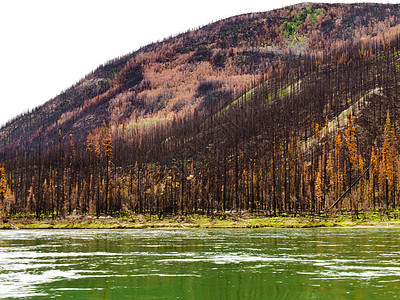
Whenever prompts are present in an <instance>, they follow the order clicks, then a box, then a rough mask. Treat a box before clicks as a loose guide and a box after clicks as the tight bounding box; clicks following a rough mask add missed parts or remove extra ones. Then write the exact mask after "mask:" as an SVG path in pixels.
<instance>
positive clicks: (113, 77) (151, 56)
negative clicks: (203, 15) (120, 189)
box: [0, 3, 400, 153]
mask: <svg viewBox="0 0 400 300" xmlns="http://www.w3.org/2000/svg"><path fill="white" fill-rule="evenodd" d="M399 17H400V10H399V5H383V4H353V5H350V4H333V5H328V4H312V5H310V4H306V3H305V4H299V5H295V6H290V7H285V8H282V9H278V10H273V11H268V12H263V13H253V14H245V15H240V16H235V17H232V18H228V19H224V20H221V21H218V22H215V23H212V24H209V25H207V26H204V27H202V28H200V29H197V30H192V31H188V32H186V33H183V34H180V35H178V36H176V37H171V38H168V39H165V40H164V41H161V42H157V43H153V44H151V45H148V46H145V47H143V48H142V49H139V50H137V51H135V52H133V53H131V54H128V55H126V56H124V57H121V58H116V59H114V60H112V61H110V62H108V63H106V64H104V65H102V66H100V67H99V68H98V69H97V70H95V71H93V72H92V73H91V74H88V75H87V76H86V77H85V78H84V79H82V80H81V81H79V82H78V83H77V84H76V85H74V86H72V87H70V88H69V89H67V90H65V91H64V92H62V93H61V94H60V95H59V96H57V97H55V98H54V99H52V100H50V101H48V102H47V103H46V104H44V105H43V106H41V107H38V108H37V109H34V110H33V111H32V112H28V113H25V114H23V115H21V116H19V117H17V118H15V119H14V120H11V121H10V122H9V123H8V124H7V125H6V126H4V127H3V128H2V129H1V130H0V146H1V148H2V149H3V151H4V150H5V149H4V148H7V151H6V152H7V153H11V152H12V153H14V152H15V151H24V150H34V149H37V145H38V143H39V135H40V136H41V139H42V143H43V145H44V146H45V147H47V146H54V145H56V144H57V143H58V132H59V130H61V133H62V140H63V141H64V142H68V137H69V135H70V134H71V133H74V134H75V138H76V140H79V141H83V140H84V139H85V138H86V135H87V134H88V132H89V131H91V130H94V129H95V128H98V127H101V126H102V125H104V124H106V123H108V122H109V123H111V125H112V126H113V127H115V126H118V125H117V124H124V126H125V128H128V129H129V130H133V129H134V128H136V127H137V126H146V125H147V124H154V123H157V122H158V123H162V122H164V121H171V120H173V119H174V118H177V119H180V118H183V117H185V116H186V115H190V114H192V113H193V111H201V110H208V109H209V108H210V107H214V109H215V108H216V107H217V106H218V105H225V104H227V103H229V101H231V99H233V98H235V97H238V96H239V95H240V93H241V92H242V91H243V90H244V89H248V88H249V87H250V85H251V82H252V81H253V80H259V78H260V76H262V74H265V73H267V72H270V70H271V69H273V68H282V66H281V64H283V63H285V62H286V61H287V60H288V59H292V57H293V56H296V57H297V58H298V59H302V57H303V56H304V55H308V54H311V53H317V52H321V51H330V50H331V49H333V50H334V49H339V48H340V47H343V45H344V44H345V43H346V42H349V41H353V42H358V41H363V40H369V39H371V38H372V37H380V38H381V37H382V36H383V35H384V34H387V33H388V32H389V31H390V29H391V28H393V27H395V26H396V25H397V24H399ZM127 38H129V37H127ZM104 42H105V43H106V42H107V40H105V41H104ZM21 87H23V82H21Z"/></svg>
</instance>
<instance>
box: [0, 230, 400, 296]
mask: <svg viewBox="0 0 400 300" xmlns="http://www.w3.org/2000/svg"><path fill="white" fill-rule="evenodd" d="M0 298H2V299H21V298H23V299H395V298H400V229H394V228H353V229H343V228H337V229H336V228H333V229H270V228H268V229H182V230H172V229H168V230H166V229H163V230H157V229H151V230H30V231H28V230H20V231H18V230H15V231H0Z"/></svg>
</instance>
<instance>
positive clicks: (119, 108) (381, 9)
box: [0, 4, 400, 218]
mask: <svg viewBox="0 0 400 300" xmlns="http://www.w3.org/2000/svg"><path fill="white" fill-rule="evenodd" d="M397 8H398V7H397V6H393V5H376V4H371V5H369V4H363V5H322V4H312V6H311V5H309V4H303V5H297V6H293V7H288V8H284V9H281V10H276V11H272V12H267V13H260V14H250V15H243V16H237V17H233V18H230V19H227V20H222V21H220V22H217V23H214V24H210V25H208V26H206V27H204V28H202V29H199V30H197V31H192V32H188V33H186V34H183V35H180V36H177V37H174V38H170V39H168V40H166V41H164V42H161V43H157V44H153V45H149V46H147V47H145V48H143V49H141V50H140V51H138V52H136V53H133V54H131V55H128V56H126V57H124V58H121V59H118V60H115V61H114V62H111V63H109V64H107V65H105V66H102V67H100V68H99V69H98V70H96V71H95V72H93V73H92V74H90V75H89V76H87V78H86V79H84V80H83V81H82V82H80V83H78V84H77V85H76V86H74V87H73V88H71V89H70V90H68V91H66V92H65V93H63V94H62V95H60V97H64V98H63V99H64V100H65V101H64V102H62V101H61V100H60V99H61V98H56V99H54V100H52V101H50V102H49V103H47V104H46V105H44V106H43V107H41V108H39V109H38V110H36V111H35V112H33V113H32V114H28V115H26V116H22V117H20V118H19V119H16V120H15V121H14V122H13V123H10V124H9V125H8V126H6V127H5V128H3V131H2V133H3V134H6V133H7V134H8V138H9V140H10V142H9V143H8V144H7V146H8V148H7V147H6V148H5V149H6V150H5V155H4V156H3V158H4V163H5V164H4V172H2V174H3V175H2V176H3V177H4V180H2V181H1V182H2V186H3V188H1V189H0V191H1V190H3V191H5V192H3V193H1V194H0V204H1V203H2V205H0V206H1V209H2V213H3V215H4V216H8V215H10V214H17V213H19V214H23V215H28V216H29V215H32V214H35V215H36V216H37V217H39V218H40V217H43V216H51V217H55V216H63V215H65V214H71V213H73V212H79V213H90V214H95V215H97V216H99V215H101V214H114V213H120V212H123V211H125V212H126V211H129V212H134V213H150V214H157V215H158V216H159V218H162V217H163V216H164V215H176V214H181V215H183V214H198V213H200V214H208V215H212V216H213V215H215V214H224V213H226V212H234V211H235V212H238V213H240V212H243V211H250V212H252V213H261V214H264V215H278V214H321V213H326V212H329V211H331V210H332V209H339V210H346V211H350V212H353V213H355V215H357V216H358V215H359V214H360V213H361V212H365V211H366V210H371V209H382V210H396V209H398V206H399V195H400V194H399V192H400V185H399V184H398V182H399V180H398V178H399V176H400V156H399V153H400V152H399V149H400V145H399V143H398V136H399V132H398V128H399V121H400V119H399V118H398V115H399V108H400V107H399V104H398V103H399V102H398V99H399V83H400V79H399V78H400V76H399V75H400V74H399V72H400V68H399V65H400V52H399V50H398V49H399V48H400V34H399V32H398V27H396V26H395V25H396V24H397V23H396V22H397V15H396V14H397V13H398V10H397ZM339 15H340V16H341V20H340V18H338V16H339ZM332 16H334V17H332ZM356 16H362V17H359V18H357V17H356ZM332 19H335V21H334V22H328V20H332ZM336 20H340V21H336ZM351 22H353V23H351ZM262 24H263V25H262ZM266 24H268V26H265V25H266ZM382 26H384V27H382ZM336 27H338V28H342V29H341V30H340V31H339V29H338V30H335V28H336ZM266 28H267V29H266ZM377 28H385V31H384V32H383V30H382V31H380V29H377ZM317 32H318V34H317ZM274 33H275V35H274ZM267 34H269V36H268V39H267V40H264V39H265V36H267ZM324 36H325V37H329V38H330V40H328V39H324V38H323V37H324ZM256 37H262V39H257V38H256ZM349 39H351V41H350V40H349ZM328 42H329V44H328ZM265 43H271V45H272V46H271V45H269V44H268V45H266V44H265ZM293 46H296V47H295V48H294V47H293ZM260 47H261V48H262V49H264V50H260ZM303 51H304V52H303ZM218 55H222V57H223V59H222V60H218V57H219V56H218ZM246 59H249V60H250V61H248V60H247V61H246ZM219 62H223V64H222V65H219ZM93 85H95V87H96V89H97V90H91V88H93ZM83 86H85V87H86V88H87V89H88V90H85V88H83ZM72 91H75V92H76V95H79V98H74V99H75V100H74V101H78V100H79V101H81V102H80V103H81V105H79V106H76V107H75V108H74V109H73V110H68V111H64V112H62V110H61V107H62V104H59V105H58V104H57V101H59V103H67V104H64V105H68V103H69V102H68V101H67V100H68V99H70V98H68V97H70V95H73V94H74V93H73V92H72ZM76 99H78V100H76ZM160 102H161V103H163V104H162V105H161V104H159V103H160ZM71 103H72V102H71ZM56 104H57V105H56ZM50 105H53V107H52V109H50V108H49V107H50ZM157 105H160V106H157ZM45 108H46V109H48V114H47V115H46V114H41V113H40V112H41V111H42V110H43V109H45ZM54 111H58V112H59V117H58V119H57V121H53V122H50V123H46V122H47V121H46V120H50V119H51V116H52V112H54ZM61 112H62V113H61ZM37 116H40V117H41V118H42V119H41V120H42V121H41V122H39V120H40V119H38V118H37ZM24 118H26V119H28V120H29V121H30V122H31V123H30V125H26V126H27V127H26V132H30V131H29V128H36V129H35V131H32V132H34V134H33V135H31V136H29V138H26V139H25V140H24V141H26V144H25V145H24V144H23V143H16V144H14V142H13V138H12V137H13V136H14V135H15V137H16V136H17V132H16V131H15V132H14V133H12V134H11V133H9V132H10V131H7V130H10V129H9V128H12V126H14V125H15V124H19V122H22V120H23V119H24ZM13 124H14V125H13ZM21 124H22V123H21ZM37 124H41V125H40V126H39V127H35V126H37ZM48 124H50V125H48ZM102 124H103V125H102ZM29 126H30V127H29ZM68 126H70V127H68ZM7 128H8V129H7ZM67 128H69V129H67ZM89 129H92V130H91V132H90V133H89V134H87V132H88V131H89ZM68 130H71V133H70V134H68V135H66V133H67V132H68ZM68 133H69V132H68ZM79 136H81V137H82V136H83V137H84V139H83V138H81V139H80V138H79ZM22 138H23V136H22V135H21V136H19V137H18V139H22ZM18 139H15V142H17V141H18ZM14 145H15V147H14ZM17 146H18V147H19V148H17ZM29 148H31V149H33V151H32V150H31V151H27V149H29ZM12 150H16V151H12ZM17 150H18V151H17ZM0 171H1V170H0ZM0 173H1V172H0Z"/></svg>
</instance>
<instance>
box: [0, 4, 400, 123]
mask: <svg viewBox="0 0 400 300" xmlns="http://www.w3.org/2000/svg"><path fill="white" fill-rule="evenodd" d="M299 2H301V1H292V0H285V1H279V0H278V1H273V0H272V1H271V0H263V1H260V0H245V1H243V0H240V1H237V0H222V1H217V0H200V1H193V2H192V1H188V0H186V1H182V0H161V1H157V0H139V1H137V0H135V1H133V0H131V1H128V0H108V1H104V0H56V1H55V0H35V1H32V0H0V125H3V124H5V122H7V121H8V120H10V119H11V118H13V117H15V116H16V115H18V114H20V113H22V112H24V111H27V110H28V109H31V108H33V107H36V106H38V105H40V104H43V103H44V102H46V101H48V100H50V99H51V98H53V97H55V96H56V95H58V94H59V93H60V92H61V91H63V90H65V89H67V88H68V87H70V86H71V85H73V84H74V83H76V82H77V81H78V80H80V79H81V78H83V77H84V76H85V75H86V74H88V73H89V72H91V71H92V70H94V69H96V67H97V66H99V65H100V64H102V63H105V62H106V61H108V60H110V59H112V58H115V57H117V56H122V55H124V54H127V53H129V52H132V51H134V50H137V49H138V48H140V47H141V46H145V45H147V44H148V43H150V42H154V41H157V40H162V39H163V38H164V37H168V36H170V35H175V34H178V33H182V32H185V31H187V30H188V29H193V28H197V27H199V26H201V25H206V24H208V23H210V22H212V21H216V20H219V19H221V18H225V17H229V16H233V15H237V14H241V13H247V12H259V11H267V10H271V9H275V8H279V7H283V6H287V5H291V4H295V3H299ZM320 2H346V1H320ZM353 2H383V3H396V2H397V1H379V0H375V1H366V0H363V1H353Z"/></svg>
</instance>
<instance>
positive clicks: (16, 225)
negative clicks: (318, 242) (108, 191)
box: [0, 210, 400, 229]
mask: <svg viewBox="0 0 400 300" xmlns="http://www.w3.org/2000/svg"><path fill="white" fill-rule="evenodd" d="M383 226H384V227H400V211H398V210H396V211H369V212H358V214H357V215H356V214H353V213H347V212H336V213H330V214H329V215H319V216H311V215H308V216H307V215H305V216H300V215H286V214H282V215H280V216H277V217H266V216H263V215H257V214H250V213H242V214H240V215H238V214H219V215H215V216H205V215H188V216H184V215H182V216H166V217H162V216H158V215H140V214H127V213H125V214H115V215H113V216H99V217H96V216H93V215H79V214H71V215H66V216H64V217H63V218H59V217H48V218H46V217H43V218H41V219H37V218H34V217H33V216H14V217H10V218H7V219H5V218H4V219H3V220H2V223H1V224H0V229H118V228H120V229H123V228H126V229H129V228H132V229H135V228H137V229H139V228H264V227H275V228H313V227H383Z"/></svg>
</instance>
